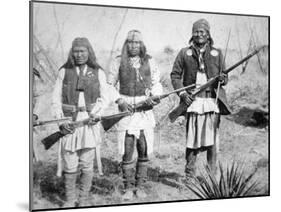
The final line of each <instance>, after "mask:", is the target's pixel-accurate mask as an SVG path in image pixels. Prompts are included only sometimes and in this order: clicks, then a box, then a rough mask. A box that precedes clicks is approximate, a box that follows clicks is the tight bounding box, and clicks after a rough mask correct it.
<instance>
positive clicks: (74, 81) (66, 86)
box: [62, 66, 100, 116]
mask: <svg viewBox="0 0 281 212" xmlns="http://www.w3.org/2000/svg"><path fill="white" fill-rule="evenodd" d="M78 79H79V77H78V74H77V72H76V68H75V67H74V68H72V69H65V75H64V79H63V85H62V103H63V104H68V105H74V106H78V98H79V92H80V91H79V90H78V89H77V86H78ZM80 83H82V85H83V87H84V98H85V103H86V108H90V105H91V104H93V103H95V102H96V100H97V98H98V97H100V82H99V78H98V69H93V68H91V67H89V66H88V67H87V71H86V73H85V75H84V76H83V77H80V79H79V84H80ZM63 112H64V115H65V116H74V115H75V114H73V113H70V112H69V111H66V110H63Z"/></svg>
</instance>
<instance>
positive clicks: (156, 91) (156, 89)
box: [149, 59, 163, 96]
mask: <svg viewBox="0 0 281 212" xmlns="http://www.w3.org/2000/svg"><path fill="white" fill-rule="evenodd" d="M149 64H150V70H151V84H152V86H151V94H152V95H153V96H155V95H161V94H162V93H163V87H162V84H161V83H160V70H159V68H158V66H157V64H156V62H155V60H154V59H150V61H149Z"/></svg>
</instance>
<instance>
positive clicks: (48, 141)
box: [41, 131, 64, 150]
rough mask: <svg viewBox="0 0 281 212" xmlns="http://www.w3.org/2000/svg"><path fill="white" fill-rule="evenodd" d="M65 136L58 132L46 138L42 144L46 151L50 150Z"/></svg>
mask: <svg viewBox="0 0 281 212" xmlns="http://www.w3.org/2000/svg"><path fill="white" fill-rule="evenodd" d="M63 136H64V135H63V134H62V133H61V132H60V131H57V132H55V133H53V134H51V135H49V136H48V137H46V138H44V139H43V140H42V141H41V142H42V143H43V145H44V147H45V150H48V149H50V148H51V146H53V145H54V144H55V143H56V142H57V141H58V140H59V139H61V138H62V137H63Z"/></svg>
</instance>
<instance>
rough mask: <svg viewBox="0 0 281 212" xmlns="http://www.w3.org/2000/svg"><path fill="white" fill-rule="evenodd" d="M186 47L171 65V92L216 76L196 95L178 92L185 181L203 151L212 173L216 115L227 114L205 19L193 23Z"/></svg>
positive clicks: (220, 63) (217, 54)
mask: <svg viewBox="0 0 281 212" xmlns="http://www.w3.org/2000/svg"><path fill="white" fill-rule="evenodd" d="M189 44H190V46H189V47H185V48H183V49H181V50H180V52H179V53H178V55H177V57H176V60H175V62H174V65H173V69H172V72H171V75H170V76H171V81H172V85H173V87H174V89H178V88H180V87H183V86H187V85H190V84H193V83H195V84H196V85H197V86H198V87H199V86H200V85H204V84H205V83H206V82H207V81H208V80H209V79H210V78H212V77H216V76H217V75H219V76H220V77H219V80H218V82H217V83H215V84H213V85H212V86H210V87H209V88H207V89H205V90H204V91H203V92H201V93H199V94H198V95H197V96H195V97H194V96H193V95H191V93H190V92H186V91H182V92H180V93H179V96H180V99H181V103H182V104H185V105H186V106H187V107H186V108H187V109H186V110H185V111H184V114H182V115H185V117H186V119H187V124H186V166H185V172H186V177H187V180H188V179H189V178H190V177H191V176H193V175H194V174H195V162H196V157H197V154H198V153H199V152H200V151H207V162H208V165H209V166H210V168H211V170H212V171H213V172H214V173H215V172H216V161H217V149H216V147H217V144H218V143H219V131H218V130H219V123H220V115H227V114H230V110H229V107H228V105H227V101H226V94H225V90H224V89H223V87H221V86H223V85H225V84H226V83H227V75H226V74H224V73H222V71H223V70H224V60H223V55H222V53H221V50H219V49H216V48H214V47H213V44H214V42H213V39H212V37H211V34H210V25H209V23H208V22H207V21H206V20H205V19H200V20H198V21H196V22H195V23H194V24H193V27H192V37H191V39H190V41H189Z"/></svg>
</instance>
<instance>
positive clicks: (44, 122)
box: [33, 117, 72, 126]
mask: <svg viewBox="0 0 281 212" xmlns="http://www.w3.org/2000/svg"><path fill="white" fill-rule="evenodd" d="M71 119H72V118H71V117H67V118H61V119H53V120H47V121H38V122H37V123H34V125H33V126H41V125H45V124H52V123H58V122H62V121H70V120H71Z"/></svg>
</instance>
